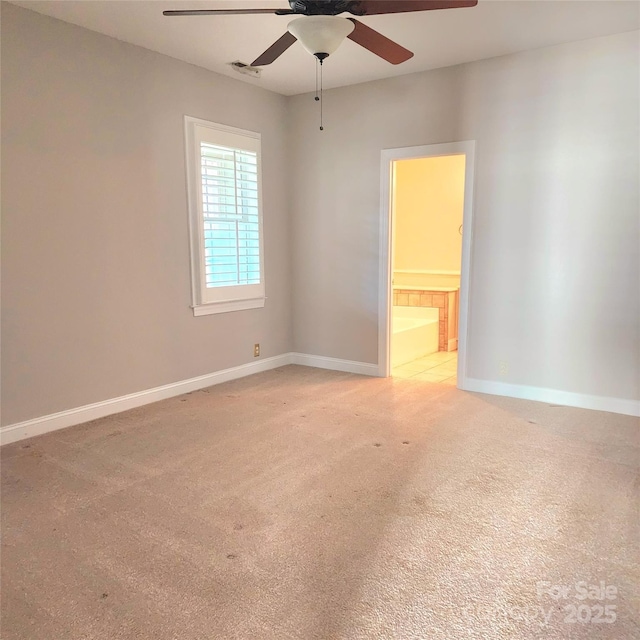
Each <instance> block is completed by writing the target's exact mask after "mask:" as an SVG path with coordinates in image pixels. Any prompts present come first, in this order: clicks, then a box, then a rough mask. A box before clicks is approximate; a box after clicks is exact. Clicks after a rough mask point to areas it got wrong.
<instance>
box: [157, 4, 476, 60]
mask: <svg viewBox="0 0 640 640" xmlns="http://www.w3.org/2000/svg"><path fill="white" fill-rule="evenodd" d="M476 4H478V0H289V5H290V7H291V8H290V9H192V10H178V11H163V14H164V15H165V16H206V15H244V14H257V13H270V14H275V15H279V16H292V15H295V16H302V17H300V18H296V19H295V20H292V21H291V22H290V23H289V25H288V27H287V29H288V30H287V32H286V33H285V34H284V35H283V36H282V37H281V38H279V39H278V40H276V42H274V43H273V44H272V45H271V46H270V47H269V48H268V49H267V50H266V51H265V52H264V53H263V54H262V55H260V56H258V58H256V59H255V60H254V61H253V62H252V63H251V66H254V67H260V66H264V65H268V64H271V63H272V62H273V61H274V60H276V59H277V58H278V57H280V56H281V55H282V54H283V53H284V52H285V51H286V50H287V49H288V48H289V47H290V46H291V45H292V44H293V43H294V42H296V40H300V43H301V44H302V46H303V47H304V48H305V49H306V50H307V51H308V52H309V53H311V54H312V55H314V56H315V57H316V58H317V59H318V60H319V61H320V62H321V63H322V61H323V60H324V59H325V58H327V57H328V56H329V55H330V54H332V53H333V52H334V51H335V50H336V49H337V48H338V47H339V46H340V44H341V43H342V41H343V40H344V38H349V39H350V40H353V42H356V43H357V44H359V45H360V46H362V47H364V48H365V49H368V50H369V51H371V52H372V53H375V54H376V55H377V56H380V57H381V58H383V59H384V60H387V62H390V63H391V64H400V63H401V62H405V61H407V60H409V59H410V58H412V57H413V53H412V52H411V51H409V50H408V49H405V48H404V47H402V46H400V45H399V44H398V43H396V42H394V41H393V40H390V39H389V38H387V37H386V36H383V35H382V34H381V33H379V32H378V31H376V30H375V29H372V28H371V27H369V26H367V25H366V24H363V23H362V22H360V21H359V20H356V19H355V18H342V17H340V15H339V14H341V13H350V14H351V15H353V16H373V15H381V14H389V13H408V12H412V11H430V10H433V9H456V8H462V7H474V6H475V5H476Z"/></svg>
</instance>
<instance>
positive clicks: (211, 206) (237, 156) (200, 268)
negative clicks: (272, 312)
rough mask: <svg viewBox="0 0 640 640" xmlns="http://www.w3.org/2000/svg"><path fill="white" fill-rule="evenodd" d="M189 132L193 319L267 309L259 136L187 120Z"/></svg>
mask: <svg viewBox="0 0 640 640" xmlns="http://www.w3.org/2000/svg"><path fill="white" fill-rule="evenodd" d="M185 126H186V135H187V173H188V176H189V192H190V210H191V217H190V220H191V236H192V237H191V244H192V254H193V256H192V276H193V277H192V280H193V293H194V313H196V315H201V314H203V313H218V312H221V311H234V310H239V309H249V308H255V307H260V306H264V298H265V295H264V276H263V264H264V262H263V256H262V208H261V197H260V195H261V194H260V135H259V134H257V133H253V132H249V131H241V130H238V129H232V128H230V127H224V126H222V125H215V124H213V123H209V122H205V121H202V120H196V119H195V118H189V117H186V118H185ZM194 201H195V202H194ZM194 205H195V206H194Z"/></svg>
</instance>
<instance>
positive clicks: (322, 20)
mask: <svg viewBox="0 0 640 640" xmlns="http://www.w3.org/2000/svg"><path fill="white" fill-rule="evenodd" d="M287 28H288V30H289V33H291V35H293V36H295V37H296V38H297V39H298V40H300V43H301V44H302V46H303V47H304V48H305V49H306V50H307V51H308V52H309V53H310V54H311V55H313V56H315V57H316V58H318V59H319V60H321V61H322V60H324V59H325V58H326V57H327V56H330V55H331V54H332V53H333V52H334V51H335V50H336V49H337V48H338V47H339V46H340V45H341V44H342V41H343V40H344V39H345V38H346V37H347V36H348V35H349V34H350V33H351V32H352V31H353V30H354V28H355V25H354V23H353V22H351V20H348V19H347V18H340V17H338V16H306V17H304V18H296V19H295V20H292V21H291V22H290V23H289V26H288V27H287Z"/></svg>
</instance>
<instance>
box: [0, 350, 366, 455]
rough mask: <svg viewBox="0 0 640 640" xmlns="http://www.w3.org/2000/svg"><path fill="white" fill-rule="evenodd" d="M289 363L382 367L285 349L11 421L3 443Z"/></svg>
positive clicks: (0, 435)
mask: <svg viewBox="0 0 640 640" xmlns="http://www.w3.org/2000/svg"><path fill="white" fill-rule="evenodd" d="M287 364H301V365H306V366H308V367H317V368H320V369H333V370H335V371H347V372H350V373H361V374H364V375H377V373H378V367H377V365H373V364H365V363H362V362H352V361H350V360H339V359H337V358H326V357H324V356H312V355H307V354H304V353H284V354H282V355H280V356H274V357H273V358H264V359H263V360H256V361H255V362H249V363H247V364H243V365H240V366H238V367H231V368H230V369H223V370H222V371H216V372H214V373H209V374H207V375H204V376H198V377H196V378H189V379H188V380H181V381H179V382H173V383H171V384H166V385H163V386H161V387H155V388H154V389H147V390H145V391H138V392H136V393H130V394H128V395H126V396H120V397H119V398H112V399H110V400H103V401H102V402H94V403H93V404H87V405H84V406H83V407H77V408H75V409H68V410H66V411H60V412H58V413H52V414H50V415H47V416H42V417H40V418H34V419H33V420H26V421H24V422H19V423H16V424H11V425H7V426H6V427H2V428H1V429H0V445H4V444H10V443H12V442H17V441H18V440H24V439H25V438H32V437H33V436H39V435H42V434H44V433H49V432H50V431H57V430H58V429H65V428H67V427H72V426H74V425H76V424H82V423H83V422H89V421H90V420H97V419H98V418H104V417H105V416H109V415H112V414H114V413H120V412H121V411H127V410H129V409H135V408H136V407H141V406H143V405H145V404H150V403H152V402H158V401H159V400H166V399H167V398H173V397H175V396H179V395H182V394H183V393H189V392H190V391H197V390H199V389H206V388H207V387H212V386H214V385H216V384H221V383H223V382H228V381H230V380H236V379H238V378H244V377H245V376H250V375H253V374H254V373H261V372H262V371H268V370H270V369H277V368H278V367H283V366H285V365H287Z"/></svg>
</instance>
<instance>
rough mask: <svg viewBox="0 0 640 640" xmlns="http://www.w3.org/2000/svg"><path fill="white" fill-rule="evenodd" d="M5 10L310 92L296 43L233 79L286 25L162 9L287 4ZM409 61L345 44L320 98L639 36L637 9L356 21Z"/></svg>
mask: <svg viewBox="0 0 640 640" xmlns="http://www.w3.org/2000/svg"><path fill="white" fill-rule="evenodd" d="M12 4H16V5H20V6H22V7H25V8H28V9H31V10H33V11H37V12H39V13H44V14H47V15H50V16H53V17H55V18H59V19H60V20H64V21H66V22H71V23H73V24H77V25H80V26H82V27H86V28H87V29H91V30H93V31H98V32H100V33H104V34H106V35H109V36H112V37H114V38H117V39H119V40H124V41H125V42H130V43H133V44H136V45H139V46H142V47H145V48H147V49H151V50H153V51H158V52H160V53H164V54H166V55H168V56H171V57H173V58H178V59H180V60H184V61H186V62H190V63H192V64H195V65H198V66H200V67H204V68H206V69H210V70H211V71H216V72H218V73H222V74H224V75H228V76H231V77H234V78H236V79H238V80H244V81H246V82H249V83H251V84H258V85H259V86H262V87H264V88H266V89H270V90H272V91H276V92H278V93H282V94H285V95H293V94H297V93H304V92H307V91H312V90H313V89H314V86H315V65H314V59H313V57H312V56H311V55H310V54H308V53H307V52H306V51H304V49H303V48H302V46H301V45H300V44H299V43H296V44H294V45H293V46H292V47H291V48H290V49H289V50H288V51H286V52H285V53H284V54H283V55H282V56H281V57H280V58H278V60H276V61H275V62H274V63H273V64H272V65H269V66H267V67H264V68H263V71H262V77H261V78H260V79H254V78H249V77H246V76H243V75H240V74H238V72H237V71H235V70H234V69H232V68H231V67H230V66H229V63H230V62H233V61H234V60H241V61H242V62H245V63H250V62H251V61H252V60H254V59H255V58H257V57H258V55H259V54H260V53H262V52H263V51H264V50H265V49H266V48H267V47H269V46H270V45H271V44H272V43H273V42H275V40H277V39H278V38H279V37H280V36H281V35H282V34H283V33H284V32H285V31H286V28H287V24H288V22H289V21H290V20H291V18H290V17H288V16H275V15H244V16H206V17H175V18H168V17H165V16H163V15H162V11H163V10H165V9H212V8H223V9H227V8H249V7H251V8H253V7H260V8H263V7H281V8H287V7H288V6H289V5H288V3H287V0H206V1H202V0H145V1H137V0H135V1H134V0H90V1H86V0H83V1H78V0H49V1H42V0H28V1H15V2H12ZM361 20H362V22H365V23H366V24H368V25H369V26H370V27H372V28H374V29H377V30H378V31H380V32H382V33H383V34H384V35H386V36H388V37H389V38H391V39H393V40H396V41H397V42H399V43H400V44H402V45H403V46H404V47H406V48H408V49H410V50H412V51H413V52H414V53H415V56H414V58H412V59H411V60H409V61H408V62H405V63H403V64H401V65H397V66H394V65H391V64H389V63H388V62H385V61H384V60H382V59H380V58H378V57H377V56H375V55H373V54H372V53H370V52H369V51H367V50H365V49H363V48H362V47H360V46H358V45H357V44H355V43H354V42H351V41H350V40H346V41H345V42H344V43H343V44H342V45H341V46H340V48H339V49H338V51H336V53H334V54H333V55H332V56H331V57H330V58H329V59H328V60H327V61H326V62H325V66H324V86H325V88H331V87H338V86H344V85H348V84H355V83H358V82H366V81H368V80H375V79H380V78H387V77H391V76H394V75H403V74H407V73H414V72H416V71H425V70H427V69H436V68H438V67H446V66H451V65H454V64H460V63H463V62H470V61H473V60H481V59H483V58H491V57H494V56H500V55H505V54H509V53H514V52H516V51H524V50H527V49H537V48H540V47H547V46H551V45H555V44H560V43H562V42H571V41H575V40H584V39H586V38H594V37H597V36H602V35H610V34H613V33H621V32H623V31H632V30H636V29H638V28H640V3H639V2H637V1H634V0H631V1H615V0H603V1H593V0H592V1H587V2H584V1H582V0H566V1H560V0H536V1H525V0H497V1H496V0H479V4H478V6H477V7H474V8H470V9H469V8H467V9H450V10H444V11H442V10H441V11H426V12H420V13H407V14H396V15H384V16H370V17H365V18H362V19H361Z"/></svg>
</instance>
